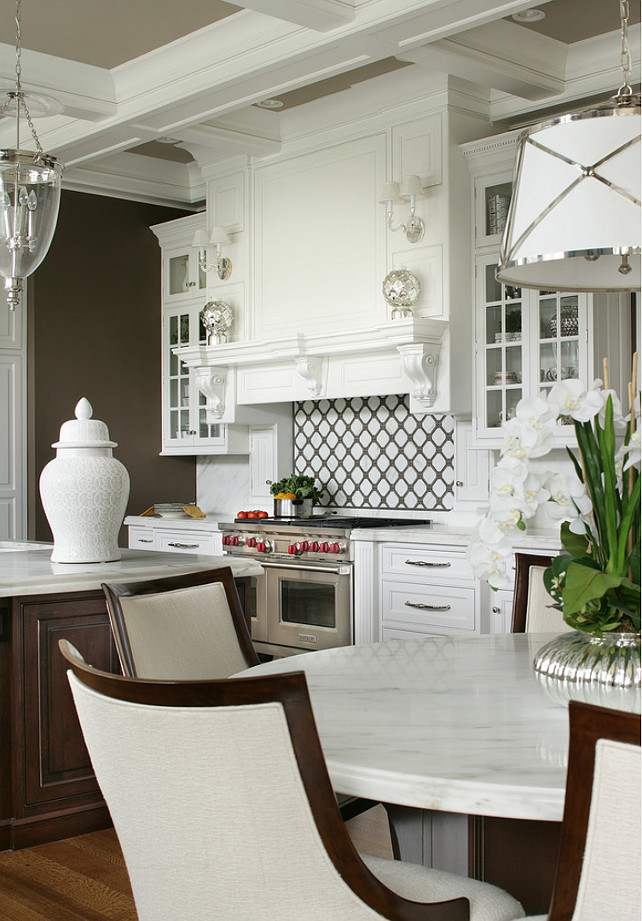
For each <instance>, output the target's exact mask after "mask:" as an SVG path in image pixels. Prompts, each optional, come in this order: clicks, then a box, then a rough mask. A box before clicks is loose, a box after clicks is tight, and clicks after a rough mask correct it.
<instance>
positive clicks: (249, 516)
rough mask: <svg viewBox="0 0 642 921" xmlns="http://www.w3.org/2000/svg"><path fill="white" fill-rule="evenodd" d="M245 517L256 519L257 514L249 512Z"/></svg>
mask: <svg viewBox="0 0 642 921" xmlns="http://www.w3.org/2000/svg"><path fill="white" fill-rule="evenodd" d="M245 517H246V518H256V517H257V514H256V512H248V513H247V514H246V516H245Z"/></svg>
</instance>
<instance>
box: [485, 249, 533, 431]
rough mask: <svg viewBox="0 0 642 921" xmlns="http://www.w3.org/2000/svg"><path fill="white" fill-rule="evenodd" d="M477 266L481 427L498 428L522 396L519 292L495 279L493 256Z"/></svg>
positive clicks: (522, 367)
mask: <svg viewBox="0 0 642 921" xmlns="http://www.w3.org/2000/svg"><path fill="white" fill-rule="evenodd" d="M480 268H481V270H482V285H483V310H484V331H483V340H484V341H483V349H484V362H483V368H484V372H483V373H484V380H483V394H484V396H483V401H484V402H483V409H482V412H483V428H485V429H499V427H500V426H501V424H502V422H504V421H505V420H507V419H511V418H512V417H513V416H514V414H515V407H516V405H517V403H518V402H519V400H521V398H522V381H523V376H524V361H523V357H524V356H523V340H522V325H523V305H522V292H521V289H520V288H516V287H513V286H511V285H503V284H501V283H500V282H498V281H497V279H496V278H495V272H496V269H497V262H496V260H495V259H492V261H489V262H487V263H485V264H484V263H482V265H481V266H480ZM478 349H479V343H478Z"/></svg>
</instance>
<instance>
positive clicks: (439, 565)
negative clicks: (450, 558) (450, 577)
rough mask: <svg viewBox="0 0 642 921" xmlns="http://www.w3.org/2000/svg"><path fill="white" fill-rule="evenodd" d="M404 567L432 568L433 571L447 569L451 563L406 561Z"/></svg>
mask: <svg viewBox="0 0 642 921" xmlns="http://www.w3.org/2000/svg"><path fill="white" fill-rule="evenodd" d="M406 566H432V567H433V568H435V569H447V568H448V567H449V566H452V563H429V562H428V561H427V560H406Z"/></svg>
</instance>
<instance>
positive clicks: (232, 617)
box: [102, 566, 259, 680]
mask: <svg viewBox="0 0 642 921" xmlns="http://www.w3.org/2000/svg"><path fill="white" fill-rule="evenodd" d="M102 589H103V592H104V595H105V601H106V602H107V611H108V613H109V621H110V623H111V629H112V633H113V635H114V642H115V644H116V649H117V651H118V657H119V659H120V664H121V668H122V670H123V674H125V675H127V676H129V677H131V678H154V679H156V680H163V679H173V680H189V679H206V678H228V677H229V676H230V675H234V674H236V673H237V672H240V671H243V670H244V669H246V668H250V667H251V666H253V665H258V663H259V660H258V657H257V655H256V652H255V650H254V647H253V645H252V640H251V639H250V633H249V630H248V627H247V622H246V619H245V615H244V613H243V609H242V608H241V602H240V600H239V596H238V592H237V590H236V585H235V584H234V576H233V574H232V570H231V569H230V567H229V566H224V567H221V568H220V569H211V570H207V571H205V572H193V573H188V574H187V575H181V576H170V577H168V578H165V579H156V580H153V581H147V582H131V583H126V584H118V585H112V584H106V583H103V586H102Z"/></svg>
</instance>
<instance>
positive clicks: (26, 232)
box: [0, 0, 63, 310]
mask: <svg viewBox="0 0 642 921" xmlns="http://www.w3.org/2000/svg"><path fill="white" fill-rule="evenodd" d="M21 12H22V10H21V0H17V3H16V88H15V90H14V91H12V92H10V93H8V94H7V97H6V99H5V103H4V109H3V111H4V114H12V113H13V112H15V117H16V148H15V150H8V149H2V150H0V275H2V276H3V277H4V287H5V293H6V297H7V302H8V304H9V309H10V310H15V308H16V306H17V305H18V304H19V303H20V298H21V294H22V288H23V281H24V279H25V278H27V276H29V275H31V273H32V272H34V271H35V270H36V269H37V268H38V266H39V265H40V263H41V262H42V260H43V259H44V258H45V256H46V255H47V251H48V249H49V245H50V244H51V240H52V238H53V234H54V230H55V229H56V221H57V219H58V206H59V204H60V177H61V174H62V170H63V165H62V163H61V162H60V161H59V160H57V159H56V158H55V157H51V156H49V155H48V154H45V153H44V151H43V149H42V147H41V145H40V141H39V140H38V136H37V134H36V129H35V128H34V126H33V122H32V120H31V115H30V112H29V108H28V104H27V98H26V96H25V93H24V92H23V91H22V87H21V52H22V32H21ZM40 101H41V102H42V100H40ZM44 102H45V108H46V105H47V100H44ZM51 111H52V109H51V107H50V108H49V111H48V114H51ZM22 115H24V117H25V118H26V120H27V123H28V125H29V128H30V130H31V135H32V137H33V140H34V143H35V145H36V152H35V153H32V152H30V151H26V150H20V118H21V116H22Z"/></svg>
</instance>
